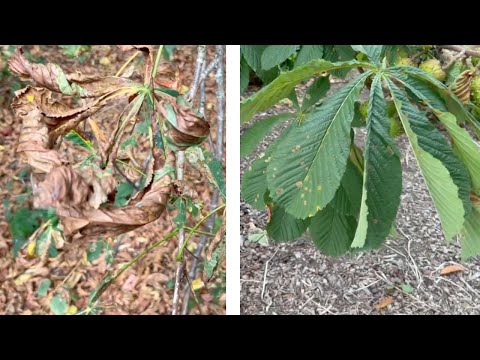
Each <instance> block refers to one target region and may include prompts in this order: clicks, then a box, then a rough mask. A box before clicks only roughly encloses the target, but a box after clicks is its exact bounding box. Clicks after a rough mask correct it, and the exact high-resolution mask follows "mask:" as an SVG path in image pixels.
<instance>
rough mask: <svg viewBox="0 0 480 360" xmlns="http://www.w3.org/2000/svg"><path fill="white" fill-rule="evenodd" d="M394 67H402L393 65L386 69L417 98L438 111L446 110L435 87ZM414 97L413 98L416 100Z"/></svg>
mask: <svg viewBox="0 0 480 360" xmlns="http://www.w3.org/2000/svg"><path fill="white" fill-rule="evenodd" d="M395 69H402V70H404V67H400V68H397V67H394V68H391V69H390V70H389V71H388V74H389V75H393V76H394V77H395V79H397V80H398V81H400V82H401V83H402V84H403V86H405V88H406V89H407V90H408V91H410V92H411V93H412V94H413V95H414V96H415V97H416V98H417V99H418V100H421V101H423V102H424V103H425V105H428V106H430V107H431V108H434V109H436V110H438V111H442V112H447V111H448V109H447V107H446V105H445V102H444V101H443V99H442V97H441V96H440V95H439V94H438V92H437V91H436V90H435V88H434V87H433V86H432V85H431V84H430V83H428V82H426V81H422V80H419V79H417V78H415V77H412V76H409V75H406V74H404V73H402V72H401V71H398V70H395ZM417 99H415V100H417Z"/></svg>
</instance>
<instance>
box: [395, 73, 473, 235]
mask: <svg viewBox="0 0 480 360" xmlns="http://www.w3.org/2000/svg"><path fill="white" fill-rule="evenodd" d="M387 84H388V87H389V89H390V92H391V94H392V98H393V100H394V103H395V107H396V108H397V112H398V114H399V117H400V120H401V122H402V125H403V128H404V129H405V133H406V135H407V137H408V140H409V142H410V145H411V146H412V149H413V153H414V155H415V157H416V159H417V162H418V165H419V167H420V170H421V173H422V175H423V177H424V179H425V182H426V184H427V187H428V190H429V192H430V195H431V196H432V200H433V202H434V204H435V207H436V209H437V211H438V215H439V217H440V222H441V224H442V228H443V233H444V235H445V239H446V240H447V241H450V239H451V238H452V237H453V236H454V235H455V234H457V233H458V232H459V231H460V229H461V228H462V226H463V222H464V215H465V210H464V207H463V203H462V200H461V198H460V197H459V187H458V186H457V185H456V184H455V182H454V180H453V179H452V176H451V175H450V173H449V170H448V168H447V166H446V165H444V163H443V162H442V161H441V160H439V159H438V158H436V157H435V156H434V155H432V153H433V154H436V155H437V156H438V157H445V156H448V154H446V153H445V149H444V143H443V142H442V141H440V140H439V139H438V138H436V137H434V136H432V134H433V130H435V128H433V130H432V129H431V128H430V126H431V124H429V123H428V120H427V119H426V118H425V116H424V115H423V114H422V113H421V112H420V111H419V110H418V109H417V108H416V107H415V106H413V105H412V104H411V103H410V102H409V99H408V97H407V95H406V94H405V92H404V91H402V90H401V89H399V88H398V87H397V86H396V85H395V84H394V83H393V82H392V81H391V80H390V79H387ZM429 125H430V126H429ZM422 127H424V129H425V130H424V131H422ZM414 128H415V130H416V131H414V130H413V129H414ZM440 136H441V135H440ZM423 139H424V140H423ZM454 159H455V157H453V160H454ZM445 160H448V161H449V162H450V161H451V164H452V165H451V166H454V165H453V163H454V161H453V160H452V159H451V158H449V159H445ZM457 165H458V166H457V170H458V171H457V174H461V173H462V168H461V163H460V162H459V161H458V159H457Z"/></svg>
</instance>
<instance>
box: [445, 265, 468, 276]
mask: <svg viewBox="0 0 480 360" xmlns="http://www.w3.org/2000/svg"><path fill="white" fill-rule="evenodd" d="M459 271H465V268H464V267H463V266H462V265H448V266H445V267H444V268H443V269H442V271H440V275H448V274H451V273H455V272H459Z"/></svg>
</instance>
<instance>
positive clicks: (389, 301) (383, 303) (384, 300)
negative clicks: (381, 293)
mask: <svg viewBox="0 0 480 360" xmlns="http://www.w3.org/2000/svg"><path fill="white" fill-rule="evenodd" d="M390 304H393V298H392V297H391V296H385V297H383V298H382V299H381V300H380V301H379V302H378V304H376V305H375V309H377V310H381V309H383V308H385V307H387V306H388V305H390Z"/></svg>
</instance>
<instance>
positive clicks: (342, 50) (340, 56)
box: [323, 45, 356, 79]
mask: <svg viewBox="0 0 480 360" xmlns="http://www.w3.org/2000/svg"><path fill="white" fill-rule="evenodd" d="M323 58H324V59H325V60H328V61H330V62H337V61H350V60H355V59H356V52H355V50H353V49H352V47H351V46H350V45H324V46H323ZM350 70H351V68H345V69H338V70H333V71H332V72H331V74H332V76H335V77H338V78H341V79H345V78H346V77H347V74H348V73H349V72H350Z"/></svg>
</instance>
